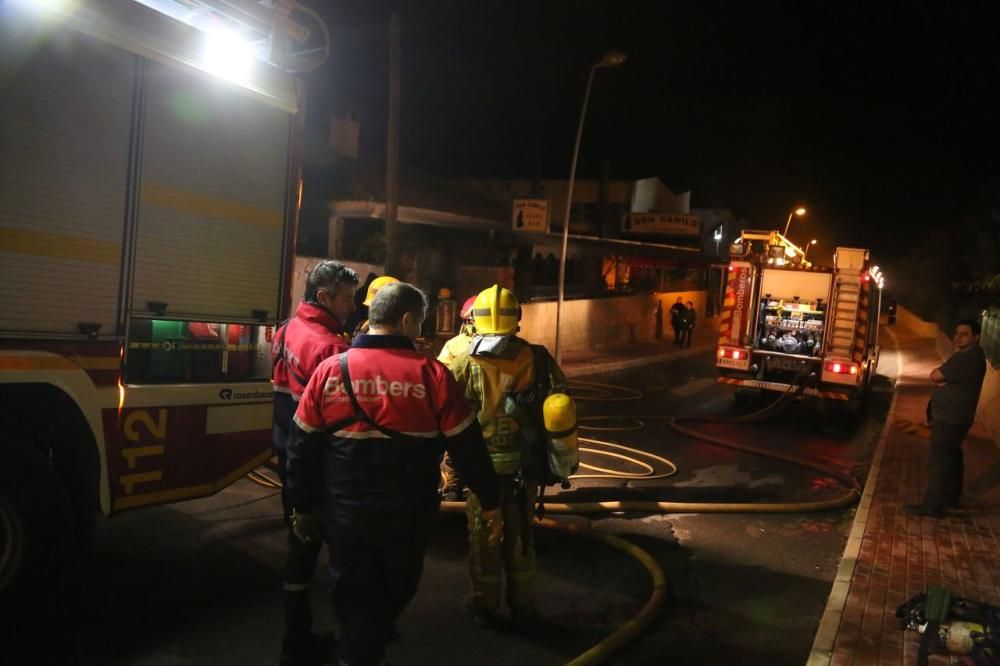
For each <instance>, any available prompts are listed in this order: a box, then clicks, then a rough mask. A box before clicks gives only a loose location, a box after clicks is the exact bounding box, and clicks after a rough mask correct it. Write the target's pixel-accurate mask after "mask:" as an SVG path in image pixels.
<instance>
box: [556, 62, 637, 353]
mask: <svg viewBox="0 0 1000 666" xmlns="http://www.w3.org/2000/svg"><path fill="white" fill-rule="evenodd" d="M625 58H626V56H625V54H624V53H620V52H618V51H608V52H607V53H605V54H604V57H603V58H601V59H600V60H599V61H598V62H595V63H594V64H593V65H591V67H590V75H589V76H587V90H586V91H585V92H584V93H583V108H581V109H580V124H579V125H577V128H576V143H575V144H573V161H572V162H570V166H569V183H568V184H567V187H566V210H565V212H564V214H563V224H562V251H561V252H560V253H559V296H558V300H557V301H556V349H555V358H556V364H559V363H561V362H562V346H561V344H560V338H559V333H560V325H561V324H562V305H563V298H564V297H565V295H566V247H567V244H568V243H569V213H570V208H571V207H572V206H573V181H574V179H575V178H576V162H577V158H579V156H580V138H581V137H582V136H583V121H584V119H585V118H586V117H587V102H588V101H590V88H591V86H592V85H593V84H594V72H596V71H597V70H598V69H600V68H602V67H617V66H618V65H620V64H622V63H623V62H625Z"/></svg>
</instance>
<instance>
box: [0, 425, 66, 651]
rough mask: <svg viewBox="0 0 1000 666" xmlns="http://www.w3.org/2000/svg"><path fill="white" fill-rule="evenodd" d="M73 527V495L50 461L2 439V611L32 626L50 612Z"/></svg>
mask: <svg viewBox="0 0 1000 666" xmlns="http://www.w3.org/2000/svg"><path fill="white" fill-rule="evenodd" d="M73 522H74V521H73V507H72V504H71V502H70V499H69V493H68V492H67V490H66V486H65V484H64V483H63V481H62V479H60V478H59V475H58V474H56V472H55V471H54V470H53V469H52V466H51V465H50V464H49V462H48V460H46V459H45V458H43V457H42V456H40V455H38V454H37V453H35V451H33V450H32V449H31V448H29V447H28V446H25V445H24V444H22V443H20V442H17V441H14V440H9V439H0V558H2V559H0V608H13V609H17V613H18V617H19V618H21V619H24V618H27V619H29V621H30V619H31V618H34V617H35V616H36V615H38V614H39V613H41V614H44V613H45V612H46V610H47V609H46V606H48V604H49V603H50V602H51V601H52V600H53V598H54V595H56V594H58V592H59V589H60V586H61V584H62V582H63V576H64V573H65V572H66V566H65V565H66V563H67V562H68V561H69V556H70V554H71V552H72V540H73V530H74V524H73ZM49 608H50V609H51V606H49ZM5 629H6V628H5ZM3 638H12V637H6V636H5V637H3ZM4 642H5V641H0V644H2V643H4ZM7 644H8V645H9V644H11V643H10V642H7Z"/></svg>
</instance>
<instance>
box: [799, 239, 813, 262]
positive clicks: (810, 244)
mask: <svg viewBox="0 0 1000 666" xmlns="http://www.w3.org/2000/svg"><path fill="white" fill-rule="evenodd" d="M815 244H816V239H815V238H813V239H812V240H811V241H809V243H808V244H807V245H806V251H805V252H803V253H802V261H805V260H806V258H807V257H809V248H811V247H812V246H813V245H815Z"/></svg>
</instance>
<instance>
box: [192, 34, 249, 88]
mask: <svg viewBox="0 0 1000 666" xmlns="http://www.w3.org/2000/svg"><path fill="white" fill-rule="evenodd" d="M202 57H203V59H204V63H205V69H207V70H208V71H210V72H211V73H213V74H215V75H216V76H218V77H221V78H223V79H228V80H230V81H234V82H236V83H244V82H246V81H248V80H249V79H250V73H251V72H252V70H253V65H254V60H255V59H256V58H255V57H254V47H253V45H252V44H251V43H250V42H248V41H247V40H246V39H244V38H243V37H242V36H240V34H239V33H237V32H235V31H233V30H228V29H220V30H213V31H212V32H209V33H207V34H206V35H205V47H204V52H203V55H202Z"/></svg>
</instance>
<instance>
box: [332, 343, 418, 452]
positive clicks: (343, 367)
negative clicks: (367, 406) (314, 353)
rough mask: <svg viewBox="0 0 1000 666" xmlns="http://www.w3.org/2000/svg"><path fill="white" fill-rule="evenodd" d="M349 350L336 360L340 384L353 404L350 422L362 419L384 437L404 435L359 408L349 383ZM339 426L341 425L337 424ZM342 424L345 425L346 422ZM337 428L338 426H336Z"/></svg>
mask: <svg viewBox="0 0 1000 666" xmlns="http://www.w3.org/2000/svg"><path fill="white" fill-rule="evenodd" d="M349 353H350V351H346V352H344V353H343V354H341V355H340V356H339V357H338V358H337V362H338V363H339V364H340V385H341V386H343V387H344V391H345V392H346V393H347V397H348V398H350V399H351V405H353V406H354V418H353V419H352V420H351V421H350V423H356V422H357V421H364V422H365V423H367V424H368V425H370V426H371V427H373V428H375V429H376V430H378V431H379V432H380V433H382V434H383V435H385V436H386V437H392V438H395V437H405V435H403V433H401V432H399V431H398V430H393V429H392V428H386V427H384V426H381V425H379V424H378V423H376V422H375V420H374V419H372V417H370V416H368V413H367V412H365V410H363V409H362V408H361V405H359V404H358V399H357V398H356V397H354V387H353V386H352V385H351V371H350V370H349V369H348V367H347V355H348V354H349ZM337 425H339V426H340V427H341V428H342V427H343V425H340V424H337ZM344 425H347V424H346V423H345V424H344ZM338 429H339V428H338Z"/></svg>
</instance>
